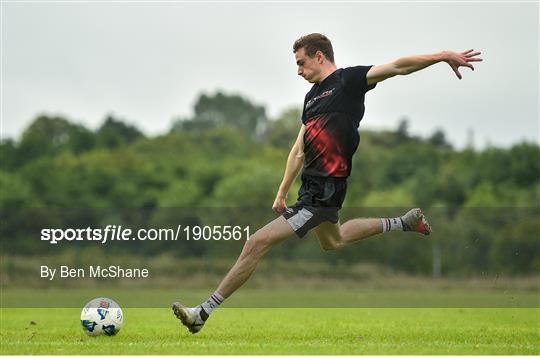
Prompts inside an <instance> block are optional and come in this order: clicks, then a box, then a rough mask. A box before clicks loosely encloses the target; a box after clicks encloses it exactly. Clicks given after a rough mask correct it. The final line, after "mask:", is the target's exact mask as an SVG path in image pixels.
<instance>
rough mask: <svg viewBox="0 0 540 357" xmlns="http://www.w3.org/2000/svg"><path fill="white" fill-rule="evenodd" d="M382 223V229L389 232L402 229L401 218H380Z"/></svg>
mask: <svg viewBox="0 0 540 357" xmlns="http://www.w3.org/2000/svg"><path fill="white" fill-rule="evenodd" d="M381 223H382V231H383V233H384V232H389V231H396V230H397V231H402V230H403V223H402V222H401V218H400V217H397V218H381Z"/></svg>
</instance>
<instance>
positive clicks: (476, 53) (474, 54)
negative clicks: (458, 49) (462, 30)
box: [464, 51, 482, 57]
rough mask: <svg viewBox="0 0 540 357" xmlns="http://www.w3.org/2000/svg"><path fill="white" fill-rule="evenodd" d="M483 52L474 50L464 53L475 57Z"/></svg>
mask: <svg viewBox="0 0 540 357" xmlns="http://www.w3.org/2000/svg"><path fill="white" fill-rule="evenodd" d="M481 54H482V52H480V51H476V52H472V53H470V52H469V53H464V55H465V56H467V57H474V56H478V55H481Z"/></svg>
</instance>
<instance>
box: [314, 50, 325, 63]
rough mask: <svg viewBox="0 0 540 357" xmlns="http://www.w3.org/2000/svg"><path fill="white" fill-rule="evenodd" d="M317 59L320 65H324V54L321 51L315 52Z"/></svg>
mask: <svg viewBox="0 0 540 357" xmlns="http://www.w3.org/2000/svg"><path fill="white" fill-rule="evenodd" d="M315 59H316V60H317V62H318V63H323V61H324V54H323V53H322V52H321V51H317V52H315Z"/></svg>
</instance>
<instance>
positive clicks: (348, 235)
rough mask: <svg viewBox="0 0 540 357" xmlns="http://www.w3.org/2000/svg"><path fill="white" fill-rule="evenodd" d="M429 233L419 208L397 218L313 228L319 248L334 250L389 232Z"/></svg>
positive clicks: (354, 220) (332, 224)
mask: <svg viewBox="0 0 540 357" xmlns="http://www.w3.org/2000/svg"><path fill="white" fill-rule="evenodd" d="M395 229H398V230H403V231H410V232H417V233H421V234H424V235H429V234H430V233H431V226H430V225H429V223H428V221H427V219H426V217H425V215H424V214H423V213H422V211H421V210H420V209H419V208H413V209H411V210H409V211H408V212H407V213H405V214H404V215H403V216H401V217H397V218H356V219H351V220H349V221H347V222H345V223H344V224H342V225H340V224H339V223H336V224H334V223H331V222H324V223H321V224H320V225H319V226H318V227H317V228H315V234H316V235H317V237H318V238H319V243H320V245H321V248H322V249H324V250H334V249H339V248H342V247H344V246H346V245H348V244H351V243H354V242H358V241H360V240H362V239H365V238H369V237H371V236H374V235H376V234H379V233H383V232H388V231H390V230H395Z"/></svg>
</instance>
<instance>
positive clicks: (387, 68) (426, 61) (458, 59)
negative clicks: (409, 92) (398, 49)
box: [367, 50, 482, 85]
mask: <svg viewBox="0 0 540 357" xmlns="http://www.w3.org/2000/svg"><path fill="white" fill-rule="evenodd" d="M479 55H480V52H477V51H476V52H475V51H474V50H468V51H465V52H461V53H458V52H452V51H443V52H440V53H434V54H430V55H418V56H409V57H402V58H400V59H397V60H396V61H394V62H391V63H387V64H382V65H378V66H373V67H371V69H370V70H369V71H368V73H367V83H368V85H370V84H375V83H378V82H381V81H384V80H385V79H387V78H391V77H394V76H397V75H407V74H411V73H414V72H416V71H419V70H421V69H424V68H426V67H429V66H431V65H434V64H435V63H439V62H446V63H448V65H450V67H451V68H452V70H453V71H454V73H455V74H456V76H457V77H458V78H459V79H461V73H459V67H469V68H470V69H472V70H473V71H474V67H473V65H472V64H471V63H470V62H480V61H482V59H481V58H480V57H477V56H479Z"/></svg>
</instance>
